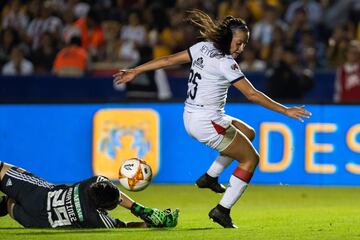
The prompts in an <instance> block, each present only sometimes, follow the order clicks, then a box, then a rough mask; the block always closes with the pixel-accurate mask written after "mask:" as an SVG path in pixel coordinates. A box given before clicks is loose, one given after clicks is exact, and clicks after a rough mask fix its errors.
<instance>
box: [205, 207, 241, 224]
mask: <svg viewBox="0 0 360 240" xmlns="http://www.w3.org/2000/svg"><path fill="white" fill-rule="evenodd" d="M209 217H210V218H211V219H212V220H213V221H214V222H216V223H218V224H220V225H221V226H223V227H224V228H238V227H237V226H236V225H234V224H233V222H232V219H231V217H230V214H226V213H223V212H221V211H220V210H219V209H218V208H217V207H215V208H213V209H211V211H210V212H209Z"/></svg>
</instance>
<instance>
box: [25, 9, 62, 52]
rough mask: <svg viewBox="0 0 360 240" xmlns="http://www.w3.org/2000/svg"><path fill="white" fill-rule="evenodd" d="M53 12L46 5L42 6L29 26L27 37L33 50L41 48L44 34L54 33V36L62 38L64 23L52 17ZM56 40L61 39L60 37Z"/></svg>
mask: <svg viewBox="0 0 360 240" xmlns="http://www.w3.org/2000/svg"><path fill="white" fill-rule="evenodd" d="M52 11H53V10H52V8H50V7H49V6H47V5H46V4H44V5H41V7H40V9H39V10H38V12H37V15H36V16H35V18H34V19H33V20H32V21H31V22H30V24H29V27H28V29H27V35H28V38H29V42H31V46H32V49H33V50H36V49H37V48H38V47H39V44H40V38H41V35H42V34H43V33H44V32H49V33H52V34H54V36H61V31H62V22H61V20H60V18H58V17H56V16H54V15H52ZM56 38H59V39H60V37H56Z"/></svg>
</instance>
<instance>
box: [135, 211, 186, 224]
mask: <svg viewBox="0 0 360 240" xmlns="http://www.w3.org/2000/svg"><path fill="white" fill-rule="evenodd" d="M140 217H141V219H143V220H144V221H145V222H146V224H148V226H149V227H157V228H161V227H175V226H176V225H177V222H178V217H179V209H175V210H174V211H172V210H171V209H170V208H168V209H165V210H164V211H161V210H159V209H156V208H145V210H144V214H143V216H140Z"/></svg>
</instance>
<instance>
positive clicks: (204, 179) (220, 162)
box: [196, 116, 255, 193]
mask: <svg viewBox="0 0 360 240" xmlns="http://www.w3.org/2000/svg"><path fill="white" fill-rule="evenodd" d="M229 117H230V116H229ZM230 118H231V119H232V121H231V123H232V125H233V126H234V127H235V128H236V129H238V130H239V131H240V132H242V133H243V134H244V135H245V136H246V137H247V138H248V139H249V140H250V141H253V140H254V138H255V130H254V129H253V128H252V127H251V126H249V125H248V124H246V123H245V122H243V121H241V120H239V119H236V118H234V117H230ZM232 161H233V158H231V157H228V156H225V155H223V154H221V153H220V154H219V155H218V156H217V157H216V159H215V161H214V162H213V163H212V164H211V166H210V168H209V169H208V170H207V172H206V173H205V174H204V175H202V176H201V177H200V178H198V180H196V185H197V186H198V187H199V188H210V189H211V190H212V191H214V192H216V193H223V192H225V190H226V188H225V186H223V185H222V184H220V183H219V182H218V177H219V176H220V174H221V173H222V172H223V171H224V170H225V169H226V168H227V167H228V166H229V165H230V164H231V163H232Z"/></svg>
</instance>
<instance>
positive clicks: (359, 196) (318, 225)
mask: <svg viewBox="0 0 360 240" xmlns="http://www.w3.org/2000/svg"><path fill="white" fill-rule="evenodd" d="M126 193H128V195H129V196H130V197H132V198H134V199H135V200H137V201H139V202H141V203H143V204H144V205H147V206H152V207H157V208H165V207H172V208H175V207H178V208H180V218H179V224H178V226H177V227H176V228H174V229H115V230H108V229H99V230H96V229H83V230H76V229H74V230H56V229H55V230H51V229H49V230H43V229H24V228H22V227H21V226H20V225H19V224H17V223H16V222H15V221H14V220H12V219H10V217H8V216H6V217H2V218H0V239H1V240H5V239H11V240H17V239H19V240H20V239H21V240H23V239H26V240H30V239H46V240H50V239H59V240H60V239H61V240H65V239H88V240H90V239H91V240H97V239H99V240H100V239H101V240H110V239H117V240H131V239H141V240H146V239H180V240H181V239H190V240H196V239H205V240H210V239H219V240H225V239H231V240H235V239H266V240H272V239H316V240H323V239H326V240H327V239H336V240H343V239H360V188H348V187H338V188H335V187H296V186H262V185H250V186H249V187H248V189H247V191H246V193H245V195H244V196H243V197H242V198H241V199H240V200H239V202H238V203H237V204H236V205H235V207H234V208H233V209H232V211H231V215H232V218H233V220H234V222H235V223H236V224H237V225H238V227H239V228H238V229H223V228H221V227H220V226H219V225H217V224H215V223H213V222H212V221H210V220H209V219H208V216H207V214H208V212H209V210H210V209H211V208H212V207H213V206H215V205H216V204H217V202H218V201H219V199H220V197H221V195H218V194H215V193H212V192H211V191H210V190H207V189H197V188H196V187H195V186H193V185H157V184H152V185H150V187H149V188H148V189H146V190H144V191H142V192H137V193H132V192H126ZM111 215H113V216H114V217H116V218H120V219H122V220H125V221H134V220H137V218H135V217H134V216H132V215H131V213H129V212H128V211H127V210H125V209H122V208H118V209H116V210H114V211H113V212H112V213H111Z"/></svg>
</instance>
